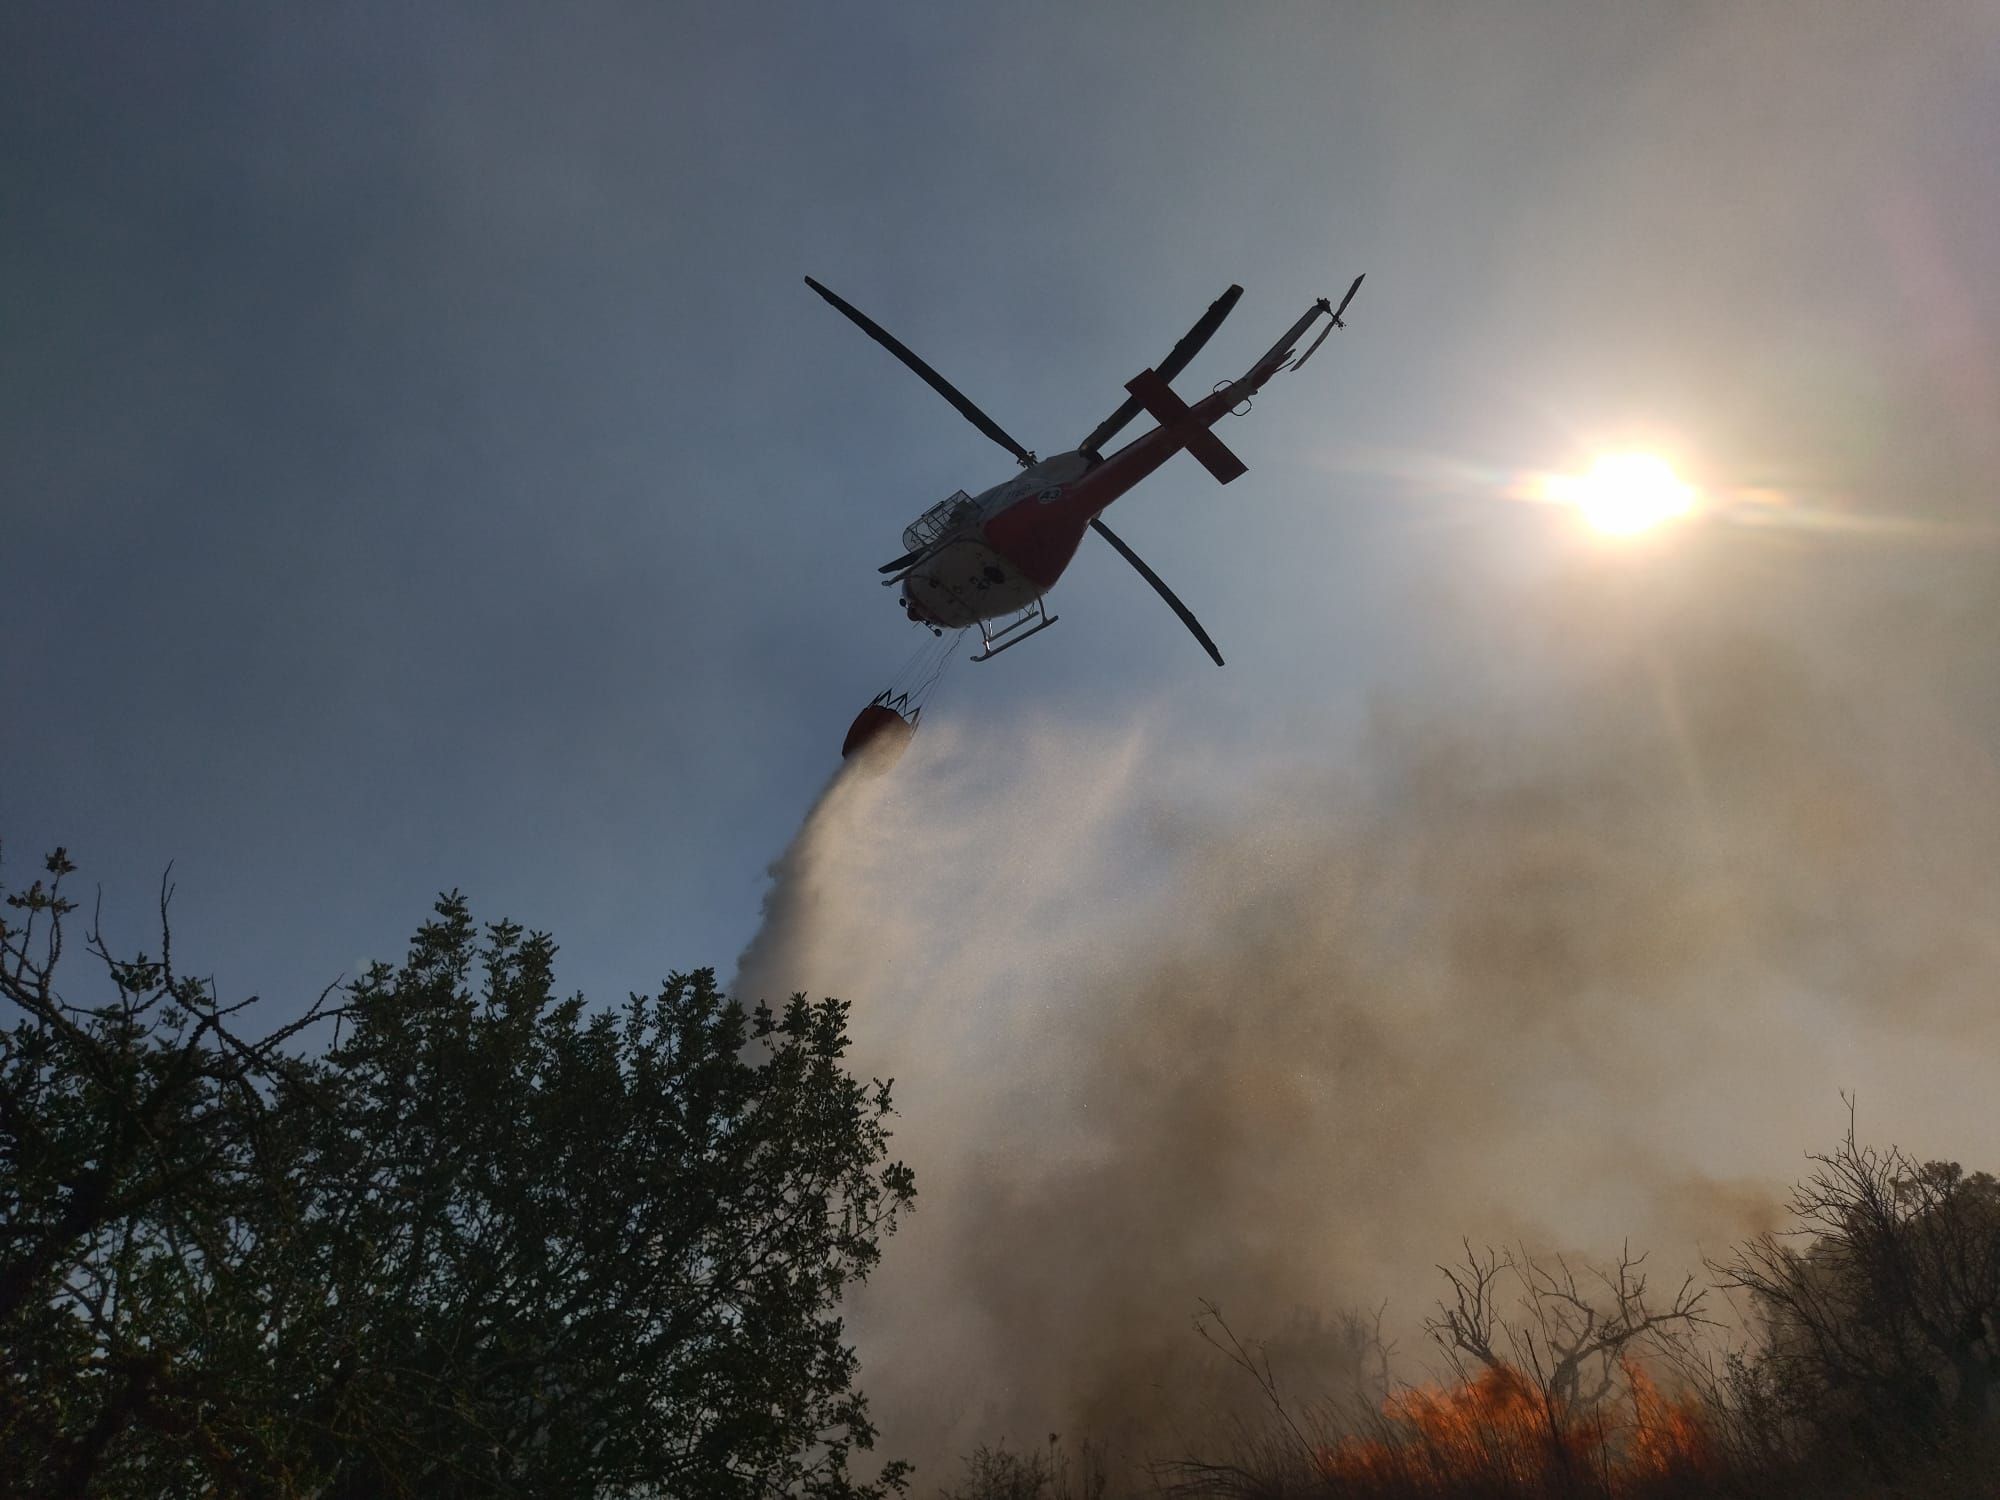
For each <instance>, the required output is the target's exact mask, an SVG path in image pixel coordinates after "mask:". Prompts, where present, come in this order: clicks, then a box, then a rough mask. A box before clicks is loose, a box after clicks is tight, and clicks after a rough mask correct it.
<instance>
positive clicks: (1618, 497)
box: [1562, 453, 1694, 536]
mask: <svg viewBox="0 0 2000 1500" xmlns="http://www.w3.org/2000/svg"><path fill="white" fill-rule="evenodd" d="M1562 490H1563V492H1564V493H1563V498H1564V499H1566V500H1568V501H1569V502H1570V503H1571V504H1573V505H1575V506H1576V508H1577V509H1578V510H1580V511H1582V512H1583V518H1584V520H1586V521H1588V522H1589V523H1590V525H1591V526H1592V527H1593V528H1594V529H1596V530H1598V531H1601V532H1603V533H1605V534H1606V535H1607V536H1637V535H1638V534H1639V533H1640V532H1644V531H1651V530H1653V529H1654V528H1656V527H1659V526H1663V525H1665V524H1666V523H1667V522H1669V521H1677V520H1680V519H1682V518H1684V517H1686V516H1688V515H1690V514H1692V513H1693V511H1694V490H1693V488H1692V487H1691V486H1689V485H1688V484H1687V483H1686V482H1685V481H1683V480H1682V479H1681V478H1680V476H1679V475H1677V474H1675V473H1674V471H1673V466H1672V465H1670V464H1669V463H1668V462H1667V461H1666V460H1665V459H1664V458H1661V457H1660V456H1659V455H1658V454H1656V453H1605V454H1602V455H1600V456H1599V457H1598V459H1597V461H1596V462H1595V463H1593V464H1592V465H1591V466H1590V472H1589V473H1587V474H1584V475H1581V476H1578V477H1576V478H1572V479H1570V480H1568V481H1567V482H1566V483H1565V484H1564V485H1563V486H1562Z"/></svg>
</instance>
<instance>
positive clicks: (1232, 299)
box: [1078, 286, 1243, 453]
mask: <svg viewBox="0 0 2000 1500" xmlns="http://www.w3.org/2000/svg"><path fill="white" fill-rule="evenodd" d="M1242 295H1243V288H1242V287H1240V286H1232V287H1231V288H1230V289H1229V290H1228V291H1226V292H1224V293H1223V294H1222V295H1221V296H1220V297H1217V298H1216V299H1215V300H1214V301H1213V302H1211V303H1209V304H1208V311H1207V312H1205V313H1203V314H1202V315H1201V318H1200V320H1199V321H1198V322H1196V324H1195V325H1194V327H1192V328H1190V329H1189V330H1188V331H1187V333H1186V334H1185V335H1184V336H1183V337H1182V339H1181V341H1180V342H1179V343H1178V344H1176V345H1174V347H1173V348H1172V349H1170V350H1169V351H1168V352H1167V357H1166V358H1165V359H1163V360H1161V361H1160V362H1159V363H1158V364H1157V365H1155V366H1154V367H1153V372H1154V373H1155V374H1156V375H1158V376H1159V377H1160V379H1162V380H1172V379H1173V378H1174V377H1175V376H1176V375H1178V374H1180V372H1181V371H1183V370H1185V369H1186V368H1187V366H1188V361H1189V360H1191V359H1193V358H1194V357H1195V356H1196V355H1197V354H1199V353H1201V346H1202V345H1203V344H1205V343H1207V342H1208V341H1209V340H1210V339H1211V338H1213V337H1214V336H1215V330H1216V329H1218V328H1220V327H1221V326H1222V320H1223V319H1224V318H1226V317H1228V316H1229V310H1230V309H1231V308H1233V307H1235V306H1236V299H1237V298H1238V297H1240V296H1242ZM1138 415H1139V399H1138V397H1136V396H1134V397H1132V398H1131V399H1130V400H1128V401H1126V403H1125V404H1124V405H1123V406H1121V407H1119V408H1118V410H1116V411H1114V412H1113V413H1112V414H1111V415H1110V416H1108V417H1106V418H1105V419H1104V420H1103V421H1102V422H1100V423H1098V424H1097V427H1096V429H1095V430H1094V431H1093V432H1092V433H1091V434H1090V436H1089V437H1087V438H1085V439H1084V440H1083V441H1082V442H1081V443H1080V444H1078V446H1079V447H1080V448H1081V449H1082V450H1083V451H1084V452H1086V453H1098V452H1101V451H1102V448H1103V445H1104V444H1105V443H1108V442H1110V441H1111V439H1112V438H1114V437H1116V436H1117V435H1118V430H1119V429H1120V428H1122V427H1123V426H1124V425H1125V424H1126V423H1127V422H1129V421H1131V420H1132V419H1133V418H1134V417H1136V416H1138Z"/></svg>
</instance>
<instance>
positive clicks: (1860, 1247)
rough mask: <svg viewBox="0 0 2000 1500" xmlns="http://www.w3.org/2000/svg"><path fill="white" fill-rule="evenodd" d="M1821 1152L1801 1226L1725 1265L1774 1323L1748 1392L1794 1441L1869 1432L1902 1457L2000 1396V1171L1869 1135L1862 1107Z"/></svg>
mask: <svg viewBox="0 0 2000 1500" xmlns="http://www.w3.org/2000/svg"><path fill="white" fill-rule="evenodd" d="M1809 1160H1811V1161H1812V1162H1813V1163H1814V1170H1813V1172H1812V1173H1811V1175H1810V1176H1808V1177H1807V1178H1806V1180H1805V1181H1803V1182H1801V1183H1800V1184H1799V1185H1798V1186H1797V1187H1796V1188H1795V1189H1794V1190H1793V1194H1792V1204H1791V1207H1792V1212H1793V1214H1794V1215H1795V1216H1796V1218H1797V1220H1798V1222H1799V1225H1800V1227H1799V1229H1798V1230H1796V1231H1794V1233H1793V1234H1792V1235H1791V1236H1787V1237H1782V1238H1781V1237H1779V1236H1775V1235H1764V1236H1762V1237H1760V1238H1758V1239H1756V1240H1754V1241H1752V1242H1751V1243H1750V1244H1748V1245H1747V1246H1745V1247H1744V1248H1743V1249H1741V1250H1740V1251H1738V1252H1737V1254H1736V1256H1735V1258H1734V1259H1733V1260H1732V1261H1730V1262H1729V1263H1728V1264H1727V1265H1725V1266H1722V1267H1719V1268H1718V1270H1719V1271H1720V1272H1721V1273H1722V1276H1723V1278H1724V1280H1725V1282H1726V1283H1727V1284H1728V1285H1731V1286H1734V1287H1737V1288H1740V1289H1742V1290H1744V1291H1747V1292H1749V1293H1750V1294H1751V1297H1752V1299H1753V1303H1754V1305H1755V1306H1756V1307H1757V1308H1758V1310H1759V1311H1760V1312H1761V1313H1762V1314H1763V1317H1764V1323H1765V1344H1764V1348H1763V1349H1762V1351H1761V1352H1760V1354H1759V1355H1758V1357H1757V1358H1756V1359H1755V1360H1754V1361H1750V1362H1748V1363H1739V1366H1738V1373H1737V1379H1736V1381H1735V1384H1736V1386H1737V1394H1738V1395H1739V1397H1744V1398H1747V1399H1748V1400H1749V1402H1750V1403H1751V1404H1753V1405H1755V1406H1756V1407H1757V1408H1758V1409H1759V1410H1760V1411H1761V1412H1763V1413H1765V1414H1766V1415H1765V1418H1764V1425H1765V1426H1767V1427H1770V1426H1775V1427H1777V1428H1779V1429H1780V1430H1779V1431H1778V1432H1777V1433H1776V1434H1775V1437H1776V1438H1777V1439H1778V1440H1780V1441H1790V1442H1793V1443H1797V1442H1799V1441H1801V1440H1804V1441H1805V1442H1809V1443H1812V1444H1814V1445H1817V1446H1821V1447H1824V1445H1826V1444H1827V1443H1829V1442H1834V1443H1838V1444H1840V1445H1841V1446H1842V1447H1843V1448H1845V1447H1846V1446H1848V1445H1850V1444H1858V1445H1859V1447H1860V1448H1861V1449H1862V1451H1863V1453H1864V1454H1865V1455H1866V1456H1868V1457H1869V1458H1870V1459H1872V1460H1874V1461H1875V1462H1877V1463H1878V1464H1880V1465H1882V1466H1883V1467H1892V1466H1893V1465H1894V1464H1895V1463H1896V1462H1897V1461H1899V1460H1900V1459H1901V1458H1903V1457H1904V1456H1906V1455H1907V1453H1909V1452H1910V1451H1912V1450H1913V1449H1915V1448H1916V1447H1918V1446H1927V1445H1929V1444H1930V1443H1932V1442H1934V1441H1935V1439H1936V1438H1937V1437H1938V1436H1939V1435H1940V1434H1941V1433H1943V1432H1944V1431H1945V1430H1947V1429H1950V1428H1960V1429H1964V1428H1970V1427H1973V1426H1977V1425H1979V1424H1981V1423H1983V1422H1986V1421H1988V1420H1990V1419H1991V1418H1992V1417H1993V1416H1994V1415H1995V1414H1996V1407H2000V1182H1996V1181H1995V1179H1994V1178H1993V1177H1991V1176H1990V1175H1988V1174H1987V1173H1984V1172H1973V1173H1967V1172H1966V1171H1965V1170H1964V1168H1962V1167H1961V1166H1960V1165H1959V1164H1958V1163H1957V1162H1939V1161H1930V1162H1918V1161H1916V1160H1915V1159H1914V1158H1912V1157H1910V1156H1908V1155H1906V1154H1905V1153H1904V1152H1902V1151H1900V1150H1898V1149H1896V1148H1894V1147H1891V1148H1889V1149H1887V1150H1881V1149H1878V1148H1876V1147H1873V1146H1863V1145H1860V1144H1859V1143H1858V1142H1857V1141H1856V1139H1855V1134H1854V1121H1853V1115H1852V1110H1851V1107H1850V1112H1849V1118H1848V1126H1847V1134H1846V1137H1845V1138H1844V1139H1843V1140H1842V1142H1841V1144H1840V1145H1839V1146H1838V1147H1837V1148H1836V1149H1834V1150H1833V1151H1831V1152H1826V1153H1818V1154H1814V1155H1813V1156H1811V1157H1810V1158H1809ZM1788 1239H1789V1240H1797V1239H1804V1240H1805V1241H1806V1244H1805V1245H1804V1246H1803V1247H1801V1246H1799V1245H1797V1244H1796V1243H1788V1242H1787V1241H1788ZM1787 1428H1788V1429H1790V1431H1789V1432H1786V1431H1784V1430H1783V1429H1787Z"/></svg>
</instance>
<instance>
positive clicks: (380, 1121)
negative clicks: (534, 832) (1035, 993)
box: [0, 852, 914, 1500]
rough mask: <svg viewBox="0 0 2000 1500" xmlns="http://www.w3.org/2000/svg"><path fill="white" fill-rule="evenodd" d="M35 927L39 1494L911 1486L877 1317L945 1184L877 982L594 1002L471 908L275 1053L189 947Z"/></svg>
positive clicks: (7, 1160) (754, 1490)
mask: <svg viewBox="0 0 2000 1500" xmlns="http://www.w3.org/2000/svg"><path fill="white" fill-rule="evenodd" d="M70 873H72V871H71V867H70V865H69V862H68V861H67V859H66V858H64V857H63V856H62V855H61V854H60V852H59V853H58V854H57V855H56V856H54V857H52V858H51V860H50V861H49V865H48V879H47V881H46V882H40V881H38V882H37V883H36V884H35V885H34V886H33V887H32V888H31V889H30V890H29V891H27V892H24V893H20V894H18V895H15V896H11V897H9V904H10V906H11V907H12V908H13V909H14V910H15V911H16V912H19V913H22V914H24V915H23V916H22V917H18V918H17V917H11V916H10V920H9V923H8V925H7V926H6V927H5V929H4V932H0V941H3V942H4V962H0V1000H4V1002H5V1003H6V1005H7V1006H8V1007H9V1008H10V1009H11V1011H12V1012H13V1015H12V1018H11V1019H12V1022H13V1024H12V1027H11V1029H10V1030H8V1031H7V1032H6V1033H4V1035H0V1226H4V1228H0V1351H4V1352H0V1361H4V1363H0V1491H4V1492H6V1493H9V1494H32V1493H47V1494H74V1493H99V1494H106V1495H115V1494H126V1493H130V1494H146V1495H155V1494H182V1493H186V1494H193V1493H204V1494H206V1493H222V1494H274V1495H313V1496H324V1497H330V1500H331V1497H340V1496H348V1495H356V1496H359V1495H414V1494H418V1493H422V1494H425V1495H451V1494H479V1495H489V1494H496V1495H515V1494H518V1495H541V1494H565V1495H568V1494H638V1493H656V1492H662V1491H664V1492H668V1493H673V1494H676V1495H715V1496H736V1495H746V1496H747V1495H762V1494H770V1493H775V1492H796V1493H803V1494H811V1495H827V1496H837V1495H865V1494H879V1493H881V1492H882V1491H884V1490H885V1489H897V1488H900V1487H901V1484H902V1478H903V1472H904V1471H903V1468H902V1466H901V1465H897V1464H890V1465H887V1466H885V1468H884V1469H883V1472H882V1476H881V1478H880V1479H878V1480H877V1481H875V1482H874V1483H872V1484H870V1483H866V1482H864V1481H863V1480H861V1479H859V1478H857V1477H856V1476H854V1475H851V1474H850V1472H849V1462H850V1459H851V1458H852V1456H853V1453H854V1451H855V1450H856V1449H864V1448H868V1447H870V1446H871V1445H872V1442H873V1439H874V1435H875V1434H874V1429H873V1428H872V1426H871V1424H870V1422H869V1420H868V1413H867V1405H866V1402H865V1399H864V1398H863V1397H862V1395H861V1394H860V1393H859V1392H858V1391H857V1390H855V1388H854V1379H855V1375H856V1361H855V1356H854V1353H853V1351H852V1349H851V1348H850V1347H849V1346H848V1345H847V1344H846V1343H845V1342H844V1339H843V1329H842V1325H841V1322H840V1320H839V1317H838V1304H839V1301H840V1298H841V1296H842V1294H843V1292H844V1291H845V1290H846V1288H847V1287H848V1286H849V1285H850V1284H851V1283H853V1282H854V1281H856V1280H858V1279H860V1278H862V1277H865V1276H866V1275H867V1274H868V1272H869V1271H870V1270H871V1269H872V1268H873V1267H874V1266H875V1264H876V1262H877V1260H878V1258H879V1254H880V1250H879V1242H880V1239H881V1237H882V1236H883V1235H885V1234H887V1233H889V1232H891V1231H892V1230H893V1228H894V1226H895V1223H896V1219H897V1216H898V1214H899V1213H900V1212H902V1211H904V1210H905V1209H907V1208H908V1207H909V1206H910V1204H911V1202H912V1200H913V1196H914V1188H913V1185H912V1181H911V1176H910V1173H909V1172H908V1170H907V1169H906V1168H904V1167H903V1166H901V1165H900V1164H898V1163H894V1162H891V1161H888V1160H887V1146H888V1139H889V1133H888V1129H887V1117H888V1115H889V1114H890V1112H891V1111H890V1096H889V1087H888V1085H887V1084H885V1083H881V1082H875V1083H873V1084H867V1085H864V1084H862V1083H861V1082H859V1081H858V1080H856V1079H854V1078H851V1077H850V1076H849V1075H848V1074H847V1073H846V1071H845V1070H844V1068H843V1066H842V1061H841V1059H842V1057H843V1054H844V1051H845V1048H846V1037H845V1017H846V1007H845V1006H844V1005H843V1004H842V1003H841V1002H839V1001H835V1000H822V1001H819V1002H817V1003H809V1002H808V1001H806V1000H805V999H804V997H802V996H794V997H793V998H792V999H791V1001H790V1002H789V1003H788V1004H786V1005H785V1006H784V1007H783V1009H782V1010H781V1011H777V1012H774V1011H771V1010H768V1009H765V1008H762V1007H759V1008H757V1009H755V1010H753V1011H749V1012H746V1011H745V1010H744V1009H743V1008H742V1007H740V1006H739V1005H738V1004H736V1003H735V1002H734V1001H732V1000H730V999H728V998H727V997H726V996H724V995H723V994H722V993H721V992H720V991H719V990H718V989H717V986H716V983H715V977H714V974H713V973H712V972H711V971H709V970H697V971H694V972H692V973H688V974H676V975H673V976H671V977H670V978H669V979H668V980H667V982H666V983H665V984H664V985H663V986H662V988H661V989H660V991H659V992H658V993H657V994H656V995H653V996H650V997H640V996H632V997H630V998H629V1000H628V1001H627V1003H626V1004H625V1005H624V1006H622V1007H619V1008H617V1009H616V1010H610V1009H604V1010H596V1011H593V1010H590V1009H589V1008H587V1007H586V1005H585V1003H584V1001H583V999H582V998H581V997H574V998H570V999H558V998H556V995H555V992H554V977H553V960H554V957H555V952H556V949H555V945H554V943H553V942H552V941H550V939H549V938H548V937H547V936H545V935H542V934H530V933H525V932H524V931H523V929H522V928H520V927H518V926H516V925H514V924H512V923H505V922H503V923H498V924H495V925H492V926H489V927H487V928H486V929H485V931H484V933H483V935H482V934H481V933H480V932H479V930H478V929H476V928H475V926H474V923H473V920H472V917H471V915H470V912H469V910H468V907H467V904H466V902H465V901H464V899H463V898H462V897H460V896H458V895H457V894H455V893H454V894H452V895H449V896H446V897H443V898H441V899H440V901H439V902H438V904H437V907H436V916H435V919H434V920H433V921H431V922H429V923H427V924H425V925H424V926H423V927H422V928H421V929H420V930H419V932H418V933H417V935H416V937H415V939H414V940H413V943H412V945H411V948H410V952H409V955H408V958H407V959H406V960H405V961H404V963H402V964H401V965H400V966H398V967H395V968H391V967H390V966H387V965H376V966H374V967H372V968H371V969H370V970H369V971H368V972H367V973H366V974H365V975H363V976H362V978H361V979H360V980H359V981H358V982H356V983H355V984H353V985H352V986H350V987H348V988H347V989H346V990H344V991H338V992H336V991H329V992H328V994H326V995H323V996H322V997H321V1000H320V1002H319V1003H318V1004H317V1005H316V1006H315V1007H313V1008H312V1009H311V1010H310V1011H309V1012H308V1014H307V1015H306V1016H304V1017H302V1018H301V1019H299V1020H298V1021H295V1022H293V1023H291V1024H289V1025H287V1026H285V1027H282V1028H279V1029H277V1030H275V1031H272V1032H269V1033H267V1034H265V1035H264V1036H262V1037H261V1038H258V1039H257V1040H254V1041H253V1040H248V1039H246V1036H245V1034H244V1032H243V1030H242V1024H243V1022H242V1012H243V1006H241V1005H234V1006H232V1005H221V1004H218V1003H217V1002H216V1000H215V998H214V991H213V986H212V985H210V984H206V983H200V982H196V981H192V980H189V979H187V978H186V977H185V976H183V975H180V974H179V973H177V972H176V971H175V969H174V966H173V963H172V961H171V949H170V947H168V946H167V943H166V934H165V926H164V922H165V906H166V899H165V893H164V892H163V897H162V903H161V905H162V955H161V957H160V958H159V959H157V960H154V959H150V958H148V957H146V956H145V955H143V954H141V955H138V956H137V957H135V958H132V959H129V960H127V959H119V958H115V957H113V956H112V955H111V954H110V952H109V951H108V950H107V949H106V948H105V946H104V944H103V942H102V940H101V939H100V938H99V937H98V936H97V935H96V934H95V933H93V934H92V935H91V947H92V949H93V950H94V951H95V952H96V953H97V955H98V957H99V959H100V960H101V962H102V963H103V965H104V966H105V972H106V975H107V977H108V979H109V981H110V983H109V991H110V993H109V994H108V995H106V996H104V997H103V998H101V999H99V1000H97V1001H95V1002H94V1003H90V1004H75V1003H71V1002H69V1001H66V1000H65V999H63V998H61V996H60V994H59V993H58V991H57V990H56V988H55V985H54V971H55V967H56V962H57V960H58V959H59V958H60V956H61V951H62V934H63V918H64V917H65V916H66V915H67V914H68V913H69V912H70V911H71V910H72V907H71V905H70V903H69V902H68V901H67V899H66V898H64V897H63V896H62V894H61V882H62V879H63V877H64V876H66V875H68V874H70Z"/></svg>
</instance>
